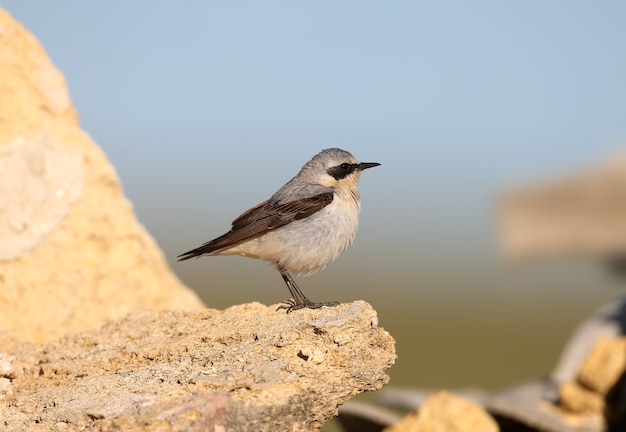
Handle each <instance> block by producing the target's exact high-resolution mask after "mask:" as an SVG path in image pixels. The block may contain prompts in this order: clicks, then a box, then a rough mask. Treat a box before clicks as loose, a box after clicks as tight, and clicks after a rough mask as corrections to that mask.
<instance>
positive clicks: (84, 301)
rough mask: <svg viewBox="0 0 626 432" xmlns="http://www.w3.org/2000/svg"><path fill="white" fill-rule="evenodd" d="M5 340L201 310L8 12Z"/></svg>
mask: <svg viewBox="0 0 626 432" xmlns="http://www.w3.org/2000/svg"><path fill="white" fill-rule="evenodd" d="M0 173H1V174H2V181H1V182H0V316H1V317H2V319H1V320H0V331H3V330H4V331H12V332H15V333H16V334H18V335H20V336H21V337H22V338H24V339H27V340H31V341H43V340H51V339H55V338H57V337H59V336H61V335H63V334H65V333H67V332H72V331H77V330H83V329H89V328H94V327H97V326H99V325H101V324H103V323H104V322H106V321H108V320H111V319H116V318H120V317H123V316H125V315H126V314H127V313H129V312H130V311H132V310H134V309H136V308H138V307H147V308H156V309H163V308H180V309H188V310H191V309H199V308H201V307H202V306H203V305H202V303H201V301H200V300H199V299H198V298H197V297H196V295H195V294H194V293H193V292H192V291H190V290H189V289H187V288H186V287H184V286H183V285H182V284H181V283H180V282H179V281H178V279H177V278H176V277H175V276H174V274H173V273H172V272H171V271H170V269H169V268H168V267H167V264H166V262H165V260H164V259H163V256H162V254H161V252H160V251H159V249H158V247H157V246H156V244H155V242H154V241H153V239H152V238H151V237H150V236H149V235H148V233H147V232H146V231H145V229H144V228H143V227H142V226H141V225H140V224H139V223H138V222H137V220H136V218H135V215H134V214H133V209H132V205H131V204H130V203H129V202H128V201H127V200H126V198H125V197H124V195H123V192H122V188H121V186H120V182H119V180H118V177H117V175H116V173H115V170H114V169H113V168H112V166H111V165H110V164H109V162H108V161H107V159H106V157H105V156H104V154H103V153H102V152H101V151H100V149H99V148H98V147H97V146H96V144H95V143H94V142H93V141H92V140H91V138H90V137H89V136H88V135H87V134H85V133H84V132H83V131H82V130H81V129H80V125H79V122H78V116H77V114H76V111H75V109H74V107H73V106H72V103H71V101H70V98H69V95H68V91H67V86H66V84H65V80H64V78H63V75H62V74H61V73H60V72H59V71H58V70H57V69H56V68H55V67H54V65H53V64H52V63H51V62H50V60H49V59H48V58H47V56H46V54H45V52H44V50H43V49H42V47H41V46H40V44H39V43H38V42H37V41H36V40H35V38H34V37H33V36H31V35H30V34H29V33H28V32H27V31H26V30H24V28H23V27H22V26H21V25H20V24H18V23H17V22H15V21H14V20H13V19H12V17H11V16H10V15H9V14H7V13H6V12H4V11H3V10H1V9H0Z"/></svg>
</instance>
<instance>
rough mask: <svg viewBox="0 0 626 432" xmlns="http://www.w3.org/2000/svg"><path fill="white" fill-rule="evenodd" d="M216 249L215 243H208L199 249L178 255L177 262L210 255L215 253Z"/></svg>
mask: <svg viewBox="0 0 626 432" xmlns="http://www.w3.org/2000/svg"><path fill="white" fill-rule="evenodd" d="M217 249H218V248H216V247H215V242H213V241H210V242H208V243H205V244H203V245H202V246H200V247H197V248H195V249H192V250H190V251H189V252H185V253H183V254H180V255H178V257H177V258H178V261H185V260H188V259H190V258H197V257H201V256H202V255H206V254H210V253H211V252H215V251H216V250H217Z"/></svg>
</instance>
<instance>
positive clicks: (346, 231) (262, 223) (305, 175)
mask: <svg viewBox="0 0 626 432" xmlns="http://www.w3.org/2000/svg"><path fill="white" fill-rule="evenodd" d="M379 165H380V164H379V163H378V162H359V161H357V160H356V158H355V157H354V156H352V154H351V153H350V152H347V151H345V150H342V149H339V148H329V149H325V150H322V151H321V152H320V153H318V154H317V155H315V156H314V157H313V158H312V159H311V160H309V161H308V162H307V163H305V164H304V166H303V167H302V168H301V169H300V171H299V172H298V174H297V175H296V176H295V177H293V178H292V179H291V180H289V181H288V182H287V183H286V184H285V185H284V186H282V187H281V188H280V189H278V191H276V193H274V195H272V197H271V198H270V199H268V200H266V201H263V202H262V203H260V204H258V205H256V206H255V207H252V208H251V209H249V210H247V211H246V212H244V213H242V214H241V215H240V216H239V217H238V218H237V219H235V220H234V221H233V222H232V228H231V230H230V231H228V232H227V233H226V234H224V235H221V236H219V237H217V238H215V239H213V240H211V241H209V242H206V243H204V244H203V245H202V246H199V247H197V248H195V249H192V250H190V251H188V252H185V253H183V254H181V255H179V256H178V257H177V258H178V261H184V260H188V259H190V258H196V257H201V256H203V255H210V256H215V255H241V256H244V257H249V258H256V259H261V260H264V261H268V262H270V263H272V264H273V265H274V266H275V267H276V269H277V270H278V272H279V273H280V275H281V276H282V278H283V280H284V282H285V284H286V285H287V288H288V289H289V293H290V294H291V299H289V300H287V301H285V302H283V303H282V304H281V306H279V307H278V309H277V310H279V309H286V310H287V313H289V312H292V311H296V310H299V309H304V308H309V309H319V308H321V307H323V306H327V307H334V306H337V305H338V304H339V302H337V301H329V302H321V303H316V302H312V301H311V300H309V299H308V298H307V297H306V296H305V295H304V294H303V293H302V290H300V288H299V287H298V285H297V284H296V282H295V280H294V279H293V276H292V273H293V274H296V275H298V276H309V275H311V274H313V273H314V272H316V271H318V270H320V269H322V268H324V267H326V265H328V264H329V263H331V262H332V261H334V260H335V259H337V258H338V257H339V255H341V254H342V253H343V251H344V250H345V249H346V248H347V247H348V246H349V245H350V244H351V243H352V241H353V240H354V238H355V236H356V232H357V229H358V226H359V214H360V211H361V198H360V194H359V190H358V189H357V183H358V181H359V178H360V176H361V173H362V172H363V171H364V170H366V169H369V168H373V167H376V166H379Z"/></svg>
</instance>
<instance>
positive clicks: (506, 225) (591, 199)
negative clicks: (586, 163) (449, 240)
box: [499, 155, 626, 258]
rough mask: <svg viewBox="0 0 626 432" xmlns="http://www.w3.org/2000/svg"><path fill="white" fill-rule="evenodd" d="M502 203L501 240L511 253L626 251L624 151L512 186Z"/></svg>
mask: <svg viewBox="0 0 626 432" xmlns="http://www.w3.org/2000/svg"><path fill="white" fill-rule="evenodd" d="M500 204H501V205H500V208H499V219H500V221H499V222H500V228H501V233H502V244H503V249H504V252H505V253H506V254H507V255H508V256H510V257H514V258H535V257H538V258H543V257H558V256H571V255H581V256H590V257H596V258H609V257H621V256H623V255H624V253H625V252H626V155H622V156H621V157H616V158H613V159H610V160H608V161H606V162H604V163H602V164H600V165H598V166H596V167H593V168H590V169H588V170H586V171H581V172H578V173H574V174H571V175H569V176H564V177H562V178H558V179H554V180H550V181H548V180H546V181H541V182H536V183H534V184H529V185H526V186H519V187H515V188H511V189H509V190H508V191H507V192H506V193H505V194H504V196H503V197H502V200H501V203H500Z"/></svg>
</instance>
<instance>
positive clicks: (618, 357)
mask: <svg viewBox="0 0 626 432" xmlns="http://www.w3.org/2000/svg"><path fill="white" fill-rule="evenodd" d="M624 372H626V337H622V338H618V339H609V338H602V339H600V340H598V342H597V343H596V345H595V347H594V348H593V350H592V351H591V353H590V354H589V356H588V357H587V360H585V362H584V363H583V365H582V367H581V368H580V371H579V373H578V381H579V382H580V383H581V384H582V385H583V386H585V387H586V388H588V389H590V390H592V391H594V392H596V393H599V394H600V395H601V396H606V395H607V394H608V393H609V391H611V389H612V388H613V387H615V385H616V384H617V383H618V381H619V380H620V378H621V377H622V376H623V375H624Z"/></svg>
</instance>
